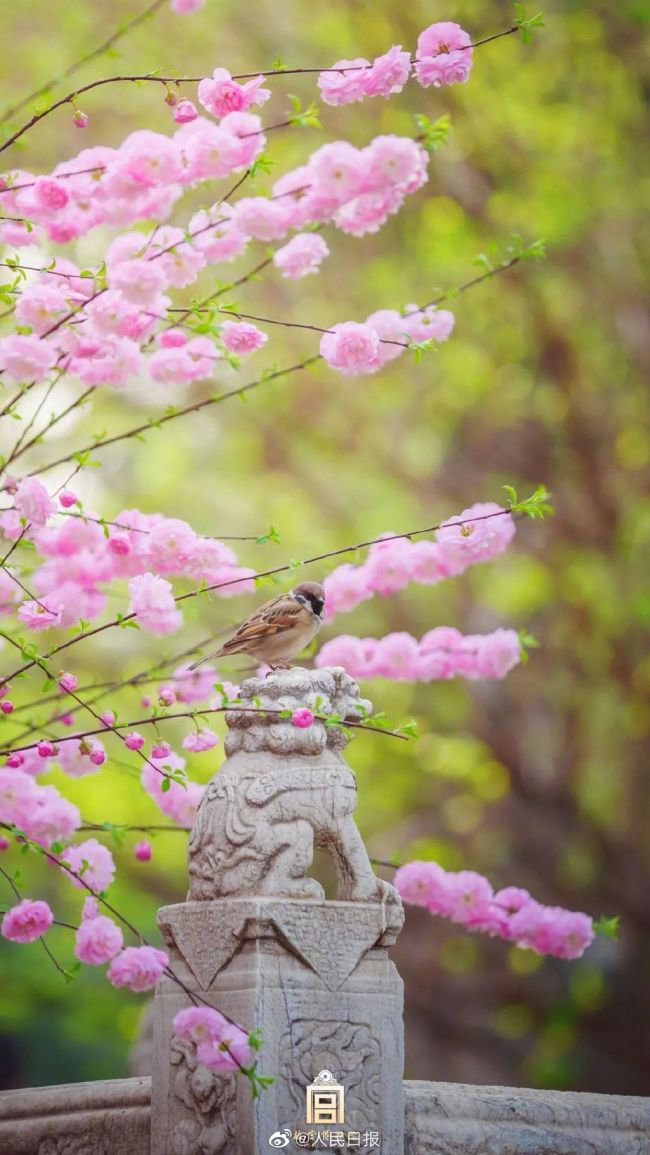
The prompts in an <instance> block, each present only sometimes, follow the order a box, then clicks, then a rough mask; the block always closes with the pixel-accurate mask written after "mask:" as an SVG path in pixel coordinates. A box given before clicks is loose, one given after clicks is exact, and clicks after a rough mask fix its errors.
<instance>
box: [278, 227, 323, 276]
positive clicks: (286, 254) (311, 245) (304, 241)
mask: <svg viewBox="0 0 650 1155" xmlns="http://www.w3.org/2000/svg"><path fill="white" fill-rule="evenodd" d="M329 252H330V251H329V248H328V247H327V244H326V243H325V241H324V240H323V238H322V237H320V236H319V235H318V233H298V235H297V236H295V237H292V238H291V240H290V241H288V242H287V244H286V245H282V247H281V248H279V249H276V250H275V253H274V254H273V264H274V265H275V267H276V269H280V271H281V273H282V276H283V277H290V278H291V279H292V280H294V281H298V280H300V279H301V277H306V276H308V275H309V273H317V272H318V270H319V269H320V266H321V264H322V262H323V260H324V259H325V257H328V256H329Z"/></svg>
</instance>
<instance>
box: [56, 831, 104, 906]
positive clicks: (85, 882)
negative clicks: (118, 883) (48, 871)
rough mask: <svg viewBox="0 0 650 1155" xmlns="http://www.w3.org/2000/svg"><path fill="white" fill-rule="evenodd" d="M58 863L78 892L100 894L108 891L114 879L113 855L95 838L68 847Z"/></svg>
mask: <svg viewBox="0 0 650 1155" xmlns="http://www.w3.org/2000/svg"><path fill="white" fill-rule="evenodd" d="M60 861H61V864H62V870H63V873H64V874H65V875H66V876H67V878H69V879H70V882H71V883H72V885H73V886H76V887H79V889H80V890H92V891H93V892H94V893H95V894H101V893H102V892H103V891H105V890H108V888H109V886H110V885H111V883H112V882H113V880H114V878H115V862H114V861H113V855H112V854H111V852H110V850H109V849H108V847H106V846H104V845H103V844H102V843H101V842H98V841H97V839H96V838H87V839H86V840H85V842H79V843H78V844H77V845H76V846H68V847H67V848H66V850H65V851H64V853H63V854H62V855H61V858H60ZM66 867H67V868H68V869H67V870H66V869H65V868H66ZM71 871H72V873H70V872H71Z"/></svg>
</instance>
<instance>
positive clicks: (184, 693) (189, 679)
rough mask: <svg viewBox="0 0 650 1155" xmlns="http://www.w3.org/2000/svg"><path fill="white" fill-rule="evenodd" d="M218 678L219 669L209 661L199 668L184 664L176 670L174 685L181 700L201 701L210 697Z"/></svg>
mask: <svg viewBox="0 0 650 1155" xmlns="http://www.w3.org/2000/svg"><path fill="white" fill-rule="evenodd" d="M218 680H219V679H218V676H217V671H216V670H215V668H214V666H211V665H209V664H208V663H206V664H205V665H204V666H200V667H199V668H198V669H197V670H190V668H189V666H188V665H183V666H177V667H176V669H175V670H174V676H173V686H174V689H175V691H176V697H177V698H178V701H179V702H201V701H203V700H204V699H205V698H207V697H209V695H210V694H211V693H212V689H213V686H214V683H215V682H216V681H218Z"/></svg>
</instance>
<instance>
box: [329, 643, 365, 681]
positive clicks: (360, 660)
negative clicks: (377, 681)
mask: <svg viewBox="0 0 650 1155" xmlns="http://www.w3.org/2000/svg"><path fill="white" fill-rule="evenodd" d="M368 641H369V639H368V638H365V639H364V638H355V637H352V635H350V634H341V635H340V636H339V637H338V638H332V640H331V641H329V642H326V643H325V645H324V646H321V648H320V651H319V652H318V654H317V655H316V665H317V666H318V667H319V668H321V667H323V666H342V667H343V669H344V670H347V672H348V674H350V676H351V677H352V678H365V677H366V676H367V671H368Z"/></svg>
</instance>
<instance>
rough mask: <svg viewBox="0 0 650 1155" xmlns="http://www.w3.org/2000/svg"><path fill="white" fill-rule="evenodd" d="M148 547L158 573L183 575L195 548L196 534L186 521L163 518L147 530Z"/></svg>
mask: <svg viewBox="0 0 650 1155" xmlns="http://www.w3.org/2000/svg"><path fill="white" fill-rule="evenodd" d="M148 547H149V550H148V552H149V560H150V563H151V565H152V566H153V568H154V569H155V570H157V571H158V573H183V572H184V570H185V569H186V568H187V566H188V564H189V562H190V560H191V558H192V556H193V553H194V550H195V548H196V534H195V532H194V530H193V529H192V527H191V525H188V523H187V522H186V521H182V520H181V519H180V518H176V517H163V518H161V520H160V521H158V522H156V524H155V525H152V527H151V529H150V530H149V541H148Z"/></svg>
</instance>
